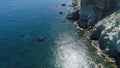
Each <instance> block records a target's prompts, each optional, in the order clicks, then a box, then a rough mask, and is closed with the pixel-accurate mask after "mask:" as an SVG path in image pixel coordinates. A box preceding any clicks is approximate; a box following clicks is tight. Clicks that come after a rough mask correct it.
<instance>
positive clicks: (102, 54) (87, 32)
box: [66, 0, 117, 68]
mask: <svg viewBox="0 0 120 68" xmlns="http://www.w3.org/2000/svg"><path fill="white" fill-rule="evenodd" d="M73 1H74V0H73ZM74 3H75V2H74ZM76 4H77V7H78V6H80V4H78V2H77V3H76ZM72 5H73V6H72V8H73V9H71V11H73V12H68V17H66V18H67V19H72V20H74V21H75V22H74V23H73V24H74V25H75V27H76V28H77V29H79V31H82V32H84V33H83V36H84V37H86V38H87V39H88V40H90V41H91V44H92V45H91V46H92V47H94V48H95V49H96V50H97V54H98V56H100V57H102V58H104V60H105V62H110V63H111V64H112V65H113V66H114V68H117V66H116V64H117V63H116V62H117V61H116V60H115V58H114V57H110V55H109V54H106V53H105V51H104V50H102V49H101V48H100V44H99V43H98V40H92V39H90V35H91V32H90V31H91V27H90V30H89V29H82V28H80V27H79V24H78V20H79V18H74V17H75V16H74V15H76V14H79V12H78V11H80V7H79V8H77V9H75V8H76V5H74V4H73V3H72ZM77 17H79V16H77ZM92 29H93V28H92Z"/></svg>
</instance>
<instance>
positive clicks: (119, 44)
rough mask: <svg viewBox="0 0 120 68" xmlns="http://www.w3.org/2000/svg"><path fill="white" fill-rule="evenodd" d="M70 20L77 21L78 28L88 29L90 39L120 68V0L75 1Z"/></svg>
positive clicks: (69, 14)
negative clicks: (112, 58)
mask: <svg viewBox="0 0 120 68" xmlns="http://www.w3.org/2000/svg"><path fill="white" fill-rule="evenodd" d="M67 18H69V19H74V20H77V22H78V26H79V27H80V28H82V29H88V30H89V32H90V39H91V40H95V41H97V42H98V43H99V47H100V48H101V49H102V50H103V51H104V52H105V53H106V54H108V55H109V56H110V57H114V58H115V59H116V60H117V65H118V66H119V67H120V61H119V60H120V0H73V9H72V11H70V12H69V13H68V17H67Z"/></svg>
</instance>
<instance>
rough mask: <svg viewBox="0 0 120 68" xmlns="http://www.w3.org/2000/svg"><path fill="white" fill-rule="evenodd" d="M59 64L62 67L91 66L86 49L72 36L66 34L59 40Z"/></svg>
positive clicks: (78, 67) (57, 59) (57, 60)
mask: <svg viewBox="0 0 120 68" xmlns="http://www.w3.org/2000/svg"><path fill="white" fill-rule="evenodd" d="M57 43H58V45H57V57H56V63H57V66H59V67H62V68H89V64H88V59H87V56H86V53H85V52H86V51H85V50H84V49H83V48H82V47H81V46H79V44H76V42H75V41H74V38H72V37H71V36H66V35H65V36H64V37H62V38H60V39H59V41H58V42H57Z"/></svg>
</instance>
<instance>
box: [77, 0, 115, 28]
mask: <svg viewBox="0 0 120 68" xmlns="http://www.w3.org/2000/svg"><path fill="white" fill-rule="evenodd" d="M116 3H117V0H81V2H80V13H79V16H80V17H79V18H80V20H79V26H80V27H81V28H88V27H93V26H94V24H95V23H96V22H98V21H99V20H101V19H102V18H104V17H105V16H106V15H107V14H109V13H110V12H112V11H113V9H115V7H116Z"/></svg>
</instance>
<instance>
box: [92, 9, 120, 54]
mask: <svg viewBox="0 0 120 68" xmlns="http://www.w3.org/2000/svg"><path fill="white" fill-rule="evenodd" d="M101 26H102V27H101ZM103 27H104V28H103ZM92 36H93V38H94V36H97V40H99V44H100V48H101V49H103V50H105V51H106V52H107V53H108V54H109V55H110V56H116V55H118V54H119V53H120V9H119V10H117V11H116V12H114V13H113V14H111V15H110V16H107V17H106V18H104V19H103V20H101V21H100V22H98V23H97V24H96V25H95V27H94V28H93V32H92ZM98 37H99V38H98Z"/></svg>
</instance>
